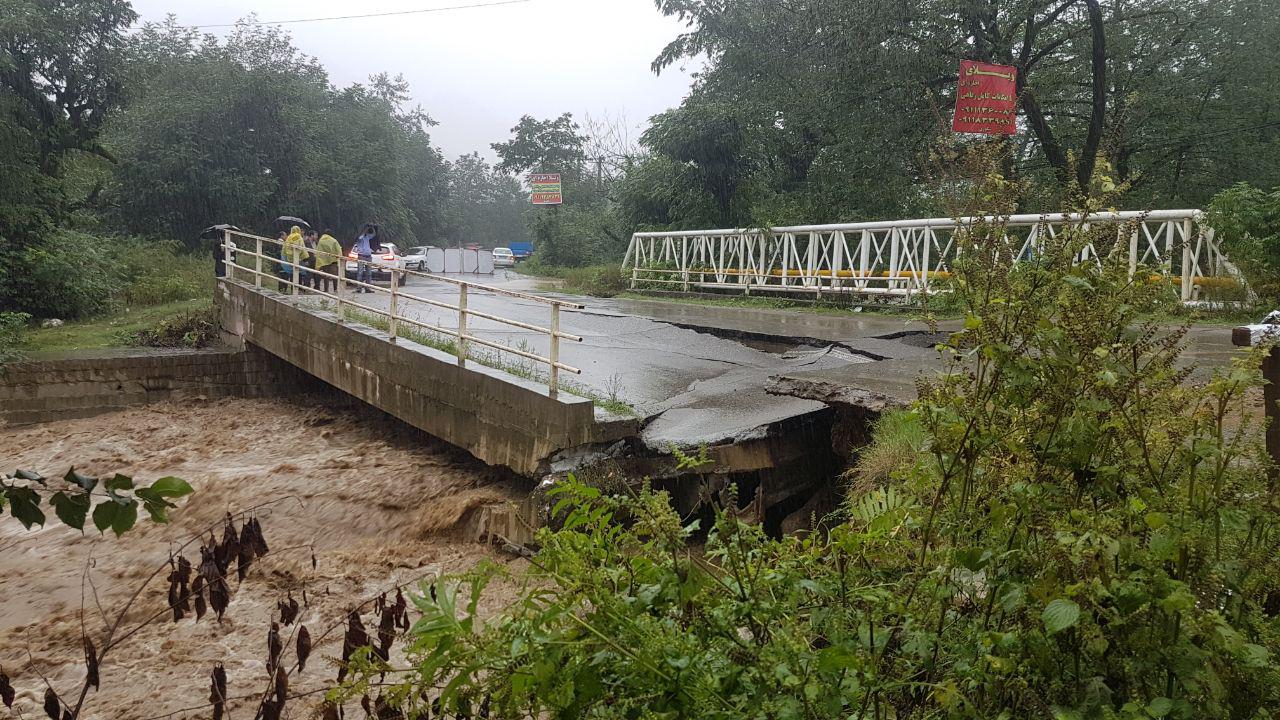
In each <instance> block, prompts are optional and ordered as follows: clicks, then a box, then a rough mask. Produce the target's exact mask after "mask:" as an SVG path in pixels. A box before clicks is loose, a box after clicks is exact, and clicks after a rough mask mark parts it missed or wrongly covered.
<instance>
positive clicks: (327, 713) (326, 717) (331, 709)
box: [320, 701, 342, 720]
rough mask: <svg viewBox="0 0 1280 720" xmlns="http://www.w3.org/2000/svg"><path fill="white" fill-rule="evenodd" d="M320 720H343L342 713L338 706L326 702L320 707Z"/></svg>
mask: <svg viewBox="0 0 1280 720" xmlns="http://www.w3.org/2000/svg"><path fill="white" fill-rule="evenodd" d="M320 720H342V711H341V710H340V709H339V708H338V706H337V705H334V704H333V703H331V702H328V701H326V702H325V704H324V705H322V706H321V707H320Z"/></svg>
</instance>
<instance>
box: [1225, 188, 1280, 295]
mask: <svg viewBox="0 0 1280 720" xmlns="http://www.w3.org/2000/svg"><path fill="white" fill-rule="evenodd" d="M1208 216H1209V217H1208V219H1209V224H1210V225H1211V226H1212V227H1213V229H1214V230H1215V231H1216V232H1217V237H1218V239H1219V241H1220V242H1221V243H1222V249H1223V252H1225V253H1227V256H1228V257H1230V258H1231V261H1232V262H1233V263H1235V264H1236V266H1238V267H1239V268H1240V270H1241V271H1242V272H1243V273H1244V274H1245V278H1246V279H1247V280H1248V281H1249V285H1250V287H1251V288H1252V289H1253V291H1254V292H1256V293H1258V295H1260V296H1262V297H1265V298H1267V299H1270V300H1275V299H1277V298H1280V187H1276V188H1274V189H1273V190H1271V191H1270V192H1267V191H1265V190H1261V189H1259V188H1255V187H1251V186H1249V185H1248V184H1247V183H1240V184H1237V185H1234V186H1232V187H1231V188H1228V189H1226V190H1223V191H1222V192H1220V193H1218V194H1217V195H1215V196H1214V197H1213V201H1212V202H1211V203H1209V208H1208Z"/></svg>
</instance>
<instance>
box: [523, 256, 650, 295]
mask: <svg viewBox="0 0 1280 720" xmlns="http://www.w3.org/2000/svg"><path fill="white" fill-rule="evenodd" d="M519 270H520V272H522V273H525V274H527V275H535V276H539V277H554V278H560V279H561V280H564V289H565V290H566V291H567V292H571V293H577V294H579V295H592V296H594V297H613V296H615V295H617V294H618V293H621V292H626V290H627V287H628V284H629V282H630V280H629V279H628V278H627V276H626V275H624V274H623V272H622V270H621V268H620V267H619V266H617V265H591V266H588V267H565V266H561V265H547V264H544V263H543V262H542V261H541V260H539V259H538V258H537V257H536V256H535V257H534V259H532V260H529V261H528V262H525V263H523V264H522V265H521V266H520V267H519Z"/></svg>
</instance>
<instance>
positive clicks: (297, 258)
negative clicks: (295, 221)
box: [284, 225, 311, 286]
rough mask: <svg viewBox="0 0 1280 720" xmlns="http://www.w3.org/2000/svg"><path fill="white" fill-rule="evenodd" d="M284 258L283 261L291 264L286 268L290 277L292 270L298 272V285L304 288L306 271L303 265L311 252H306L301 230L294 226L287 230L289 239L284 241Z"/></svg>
mask: <svg viewBox="0 0 1280 720" xmlns="http://www.w3.org/2000/svg"><path fill="white" fill-rule="evenodd" d="M284 257H285V261H286V262H289V263H291V265H289V266H286V267H288V268H289V274H290V276H292V275H293V271H294V268H297V270H298V284H299V285H303V286H305V285H306V284H307V270H306V268H305V267H303V265H304V264H305V263H306V261H307V259H308V258H310V257H311V251H309V250H307V246H306V243H304V242H303V240H302V228H300V227H298V226H297V225H294V226H293V227H292V228H289V237H287V238H285V241H284Z"/></svg>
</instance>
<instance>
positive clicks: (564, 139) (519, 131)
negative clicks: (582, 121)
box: [490, 113, 586, 183]
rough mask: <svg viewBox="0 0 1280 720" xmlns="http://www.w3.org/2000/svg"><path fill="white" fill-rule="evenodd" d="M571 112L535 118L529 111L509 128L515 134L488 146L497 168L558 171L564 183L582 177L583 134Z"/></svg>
mask: <svg viewBox="0 0 1280 720" xmlns="http://www.w3.org/2000/svg"><path fill="white" fill-rule="evenodd" d="M579 129H580V128H579V127H578V124H577V123H575V122H574V121H573V114H572V113H564V114H563V115H561V116H560V117H558V118H556V119H554V120H535V119H533V118H532V117H531V116H529V115H525V116H523V117H521V118H520V122H518V123H516V126H515V127H513V128H511V133H512V135H514V136H515V137H513V138H511V139H510V140H508V141H506V142H501V143H493V144H492V145H491V146H490V147H492V148H493V150H494V152H496V153H497V154H498V157H499V159H500V160H501V162H499V163H498V169H500V170H502V171H504V172H508V173H512V174H514V175H522V174H525V173H529V172H544V173H560V174H561V175H562V176H563V180H564V181H565V182H567V183H576V182H578V181H579V180H581V179H582V171H583V164H584V162H585V160H586V158H585V155H584V152H583V148H584V146H585V144H586V138H585V137H584V136H583V135H581V134H579V132H578V131H579Z"/></svg>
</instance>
